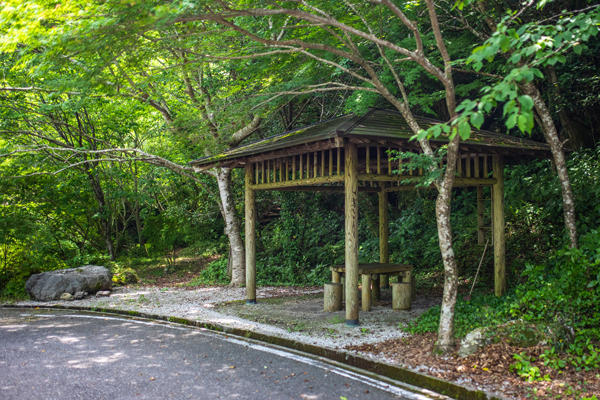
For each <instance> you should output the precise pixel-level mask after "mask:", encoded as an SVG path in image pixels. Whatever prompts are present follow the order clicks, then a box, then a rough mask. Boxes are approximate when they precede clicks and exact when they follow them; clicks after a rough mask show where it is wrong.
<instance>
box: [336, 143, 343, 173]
mask: <svg viewBox="0 0 600 400" xmlns="http://www.w3.org/2000/svg"><path fill="white" fill-rule="evenodd" d="M336 151H337V174H336V175H341V163H342V162H341V158H342V157H341V154H342V149H341V148H339V147H338V148H337V149H336Z"/></svg>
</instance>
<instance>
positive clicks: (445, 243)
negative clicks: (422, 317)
mask: <svg viewBox="0 0 600 400" xmlns="http://www.w3.org/2000/svg"><path fill="white" fill-rule="evenodd" d="M459 142H460V137H459V135H458V134H456V136H455V137H454V138H453V139H452V141H450V143H448V154H447V156H446V159H447V163H446V171H445V172H444V178H443V180H442V182H441V183H440V184H439V185H438V195H437V199H436V201H435V216H436V222H437V230H438V241H439V245H440V252H441V255H442V261H443V263H444V294H443V297H442V307H441V312H440V325H439V327H438V339H437V342H436V344H435V350H436V351H437V352H441V353H448V352H450V351H452V350H453V348H454V307H455V305H456V292H457V289H458V269H457V267H456V259H455V257H454V249H453V248H452V226H451V223H450V211H451V203H452V187H453V186H454V174H455V172H456V160H457V157H458V145H459Z"/></svg>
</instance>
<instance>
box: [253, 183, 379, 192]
mask: <svg viewBox="0 0 600 400" xmlns="http://www.w3.org/2000/svg"><path fill="white" fill-rule="evenodd" d="M263 190H278V191H282V192H333V193H340V192H343V191H344V186H319V185H302V186H290V187H278V188H272V189H263ZM379 191H380V189H379V188H376V187H369V186H359V187H358V192H359V193H379ZM386 191H388V190H386Z"/></svg>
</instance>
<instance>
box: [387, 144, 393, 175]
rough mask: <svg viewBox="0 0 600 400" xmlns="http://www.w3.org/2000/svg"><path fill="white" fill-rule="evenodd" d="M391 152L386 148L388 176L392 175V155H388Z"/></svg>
mask: <svg viewBox="0 0 600 400" xmlns="http://www.w3.org/2000/svg"><path fill="white" fill-rule="evenodd" d="M391 151H392V149H390V148H389V147H388V149H387V152H388V153H387V160H388V175H392V155H391V153H390V152H391Z"/></svg>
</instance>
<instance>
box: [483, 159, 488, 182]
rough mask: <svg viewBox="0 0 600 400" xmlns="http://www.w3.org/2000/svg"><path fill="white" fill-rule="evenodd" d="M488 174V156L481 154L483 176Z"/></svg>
mask: <svg viewBox="0 0 600 400" xmlns="http://www.w3.org/2000/svg"><path fill="white" fill-rule="evenodd" d="M488 175H489V173H488V157H487V155H484V156H483V177H484V178H487V177H488Z"/></svg>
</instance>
